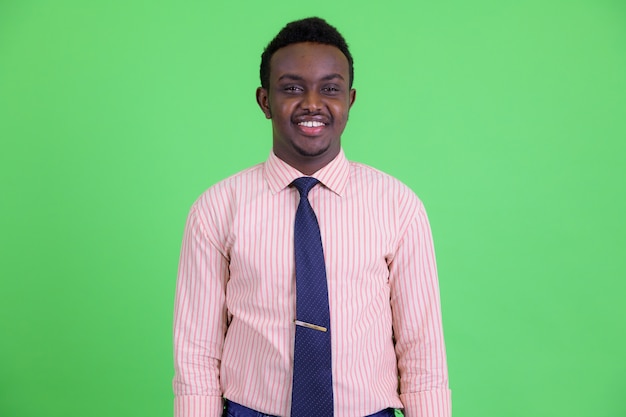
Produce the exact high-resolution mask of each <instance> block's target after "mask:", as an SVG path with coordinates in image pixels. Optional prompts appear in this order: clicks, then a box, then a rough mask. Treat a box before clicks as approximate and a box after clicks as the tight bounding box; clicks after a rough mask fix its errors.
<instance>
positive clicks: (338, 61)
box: [270, 42, 349, 82]
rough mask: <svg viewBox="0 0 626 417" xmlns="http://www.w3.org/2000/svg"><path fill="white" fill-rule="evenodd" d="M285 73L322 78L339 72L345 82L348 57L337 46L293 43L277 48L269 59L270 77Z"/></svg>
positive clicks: (277, 77) (347, 71)
mask: <svg viewBox="0 0 626 417" xmlns="http://www.w3.org/2000/svg"><path fill="white" fill-rule="evenodd" d="M285 74H291V75H298V76H300V77H303V78H322V77H325V76H328V75H330V74H339V75H341V76H342V78H343V79H344V80H345V81H346V82H347V81H348V78H349V64H348V59H347V58H346V57H345V55H344V54H343V52H341V51H340V50H339V48H337V47H335V46H332V45H326V44H321V43H313V42H301V43H294V44H291V45H288V46H285V47H283V48H280V49H279V50H277V51H276V52H275V53H274V55H273V56H272V58H271V60H270V79H273V80H277V79H279V78H280V77H281V76H283V75H285Z"/></svg>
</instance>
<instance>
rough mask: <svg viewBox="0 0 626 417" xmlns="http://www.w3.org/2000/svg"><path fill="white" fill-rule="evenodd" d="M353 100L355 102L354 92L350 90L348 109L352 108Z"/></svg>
mask: <svg viewBox="0 0 626 417" xmlns="http://www.w3.org/2000/svg"><path fill="white" fill-rule="evenodd" d="M354 100H356V90H355V89H354V88H352V89H351V90H350V106H349V107H348V108H349V109H350V108H352V105H353V104H354Z"/></svg>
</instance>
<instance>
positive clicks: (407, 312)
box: [174, 18, 451, 417]
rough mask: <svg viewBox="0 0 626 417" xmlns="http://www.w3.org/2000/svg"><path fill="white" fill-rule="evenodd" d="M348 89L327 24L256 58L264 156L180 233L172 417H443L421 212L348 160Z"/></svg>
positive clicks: (439, 349)
mask: <svg viewBox="0 0 626 417" xmlns="http://www.w3.org/2000/svg"><path fill="white" fill-rule="evenodd" d="M352 81H353V62H352V56H351V55H350V52H349V50H348V47H347V45H346V43H345V41H344V39H343V37H342V36H341V35H340V34H339V32H337V30H336V29H335V28H334V27H332V26H330V25H328V24H327V23H326V22H325V21H324V20H322V19H318V18H310V19H304V20H300V21H296V22H292V23H290V24H288V25H287V26H286V27H285V28H283V29H282V30H281V32H280V33H279V34H278V35H277V36H276V38H274V39H273V40H272V41H271V42H270V43H269V45H268V46H267V48H266V49H265V51H264V53H263V55H262V60H261V87H259V88H258V90H257V101H258V103H259V106H260V107H261V110H262V111H263V113H264V114H265V117H266V118H268V119H270V120H271V122H272V132H273V151H272V152H271V153H270V156H269V158H268V159H267V161H266V162H265V163H263V164H260V165H257V166H254V167H252V168H250V169H248V170H245V171H243V172H240V173H238V174H236V175H234V176H232V177H230V178H228V179H226V180H224V181H222V182H220V183H218V184H216V185H214V186H213V187H211V188H210V189H209V190H208V191H206V192H205V193H204V194H203V195H202V196H200V198H199V199H198V200H197V201H196V202H195V204H194V205H193V206H192V208H191V211H190V214H189V218H188V221H187V226H186V229H185V236H184V239H183V246H182V253H181V259H180V266H179V275H178V284H177V296H176V311H175V323H174V339H175V346H174V350H175V368H176V375H175V378H174V392H175V396H176V397H175V415H176V416H177V417H209V416H211V417H218V416H221V415H222V413H225V414H224V415H233V416H237V417H245V416H266V415H268V416H292V417H303V416H322V417H331V416H336V417H363V416H393V415H394V412H393V409H395V408H403V409H404V413H405V415H406V416H408V417H413V416H416V417H417V416H419V417H449V416H450V415H451V412H450V392H449V389H448V376H447V367H446V359H445V348H444V341H443V333H442V327H441V313H440V304H439V288H438V282H437V273H436V267H435V258H434V252H433V245H432V238H431V233H430V228H429V224H428V220H427V217H426V213H425V211H424V207H423V205H422V203H421V202H420V200H419V199H418V198H417V197H416V196H415V194H414V193H413V192H412V191H410V190H409V189H408V188H407V187H406V186H404V185H403V184H402V183H400V182H399V181H398V180H396V179H394V178H392V177H390V176H388V175H386V174H384V173H381V172H380V171H377V170H375V169H373V168H370V167H367V166H365V165H362V164H358V163H354V162H349V161H348V160H347V159H346V158H345V156H344V153H343V151H342V148H341V134H342V132H343V130H344V128H345V126H346V123H347V120H348V113H349V111H350V108H351V106H352V104H353V103H354V100H355V97H356V92H355V90H354V89H353V88H352ZM224 400H225V404H226V411H224Z"/></svg>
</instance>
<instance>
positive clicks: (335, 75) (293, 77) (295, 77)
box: [278, 73, 345, 81]
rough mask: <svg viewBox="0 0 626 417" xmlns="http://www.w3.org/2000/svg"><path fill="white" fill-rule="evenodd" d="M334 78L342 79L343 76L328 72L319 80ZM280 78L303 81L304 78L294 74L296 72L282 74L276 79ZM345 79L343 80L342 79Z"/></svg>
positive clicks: (279, 79)
mask: <svg viewBox="0 0 626 417" xmlns="http://www.w3.org/2000/svg"><path fill="white" fill-rule="evenodd" d="M335 78H339V79H341V80H344V78H343V76H342V75H341V74H339V73H332V74H328V75H325V76H323V77H322V78H321V80H320V81H330V80H334V79H335ZM282 80H292V81H303V80H304V78H303V77H301V76H299V75H296V74H283V75H281V76H280V77H279V78H278V81H282ZM344 81H345V80H344Z"/></svg>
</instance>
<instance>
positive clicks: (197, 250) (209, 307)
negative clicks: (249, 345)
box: [173, 202, 228, 417]
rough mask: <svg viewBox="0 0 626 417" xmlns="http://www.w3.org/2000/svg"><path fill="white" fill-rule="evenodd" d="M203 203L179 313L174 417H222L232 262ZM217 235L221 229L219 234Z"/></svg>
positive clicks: (183, 273)
mask: <svg viewBox="0 0 626 417" xmlns="http://www.w3.org/2000/svg"><path fill="white" fill-rule="evenodd" d="M199 205H200V204H199V203H198V202H197V203H196V204H195V205H194V206H193V207H192V209H191V211H190V213H189V217H188V219H187V225H186V227H185V233H184V237H183V243H182V249H181V255H180V262H179V267H178V281H177V285H176V301H175V307H174V369H175V375H174V380H173V389H174V416H175V417H221V416H222V413H223V403H222V390H221V387H220V374H219V372H220V361H221V357H222V347H223V344H224V336H225V334H226V327H227V310H226V306H225V288H226V283H227V281H228V259H227V257H226V253H225V251H224V250H223V248H222V247H220V243H218V242H219V241H220V240H219V238H218V236H217V232H216V231H215V230H212V228H210V227H208V226H207V221H206V217H205V218H203V211H202V210H200V209H199ZM213 229H215V228H213Z"/></svg>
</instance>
